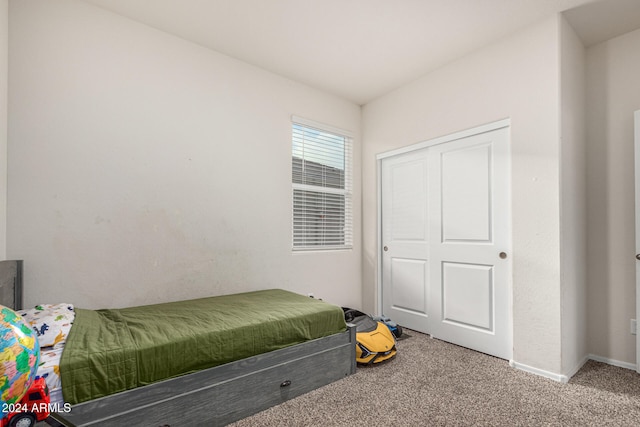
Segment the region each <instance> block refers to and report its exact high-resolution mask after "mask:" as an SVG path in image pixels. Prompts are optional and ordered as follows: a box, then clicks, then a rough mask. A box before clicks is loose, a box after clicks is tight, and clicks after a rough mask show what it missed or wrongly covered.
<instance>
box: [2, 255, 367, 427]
mask: <svg viewBox="0 0 640 427" xmlns="http://www.w3.org/2000/svg"><path fill="white" fill-rule="evenodd" d="M21 277H22V262H21V261H3V262H0V298H1V300H0V303H2V304H3V305H6V306H10V307H12V308H15V309H21V308H22V301H21V299H22V286H21ZM236 298H238V299H236ZM247 301H249V302H251V301H254V302H255V301H262V306H263V307H264V308H266V310H257V309H255V305H252V304H249V303H248V302H247ZM212 303H213V304H214V306H215V305H216V304H217V307H219V308H221V307H222V308H224V309H222V308H221V309H220V310H217V309H216V310H213V311H222V317H221V318H215V319H213V320H210V319H209V317H210V316H209V315H208V314H207V315H206V316H205V315H204V314H205V313H211V312H212V310H210V308H209V307H210V306H209V304H212ZM247 304H248V305H247ZM298 304H302V305H298ZM258 305H260V304H258ZM196 306H197V310H196V309H195V308H194V307H196ZM200 306H201V307H200ZM234 307H235V308H234ZM247 307H252V308H247ZM309 307H320V308H321V310H320V311H321V312H322V311H326V309H327V308H330V309H329V311H332V310H333V307H334V306H331V305H330V304H325V303H322V302H321V301H317V300H312V299H310V298H308V297H304V296H301V295H297V294H292V293H290V292H287V291H282V290H270V291H259V292H251V293H245V294H240V295H239V296H220V297H213V298H205V299H198V300H192V301H182V302H176V303H170V304H155V305H151V306H144V307H142V308H141V309H135V310H134V309H120V310H82V309H78V308H76V310H75V312H76V319H75V321H74V325H73V327H72V328H71V330H70V332H69V336H68V339H67V341H66V343H65V344H64V350H63V351H62V361H61V365H60V371H61V377H62V384H63V387H64V390H65V391H64V393H65V400H69V401H72V402H73V404H72V405H71V407H70V410H68V409H65V410H64V411H61V412H60V413H53V414H52V415H51V417H50V418H49V419H48V420H47V423H48V424H49V425H51V426H68V427H72V426H113V425H136V426H152V427H158V426H182V425H225V424H228V423H231V422H233V421H236V420H239V419H241V418H244V417H246V416H249V415H252V414H254V413H256V412H259V411H261V410H264V409H266V408H268V407H270V406H273V405H276V404H278V403H281V402H283V401H285V400H288V399H290V398H293V397H295V396H298V395H300V394H303V393H306V392H309V391H311V390H314V389H316V388H318V387H321V386H323V385H326V384H329V383H331V382H333V381H336V380H338V379H341V378H343V377H345V376H347V375H350V374H353V373H354V372H355V369H356V365H355V329H354V328H353V327H350V326H348V327H347V326H345V325H344V320H343V319H342V325H341V327H339V328H338V330H331V328H329V330H328V332H327V331H324V332H323V331H322V330H319V329H318V328H316V325H317V324H318V322H316V321H313V320H310V319H311V318H310V317H309V316H310V313H309V311H308V310H309ZM185 308H186V309H185ZM336 308H337V310H338V311H339V312H342V310H341V309H340V308H339V307H336ZM281 311H283V312H284V314H286V313H287V312H289V313H290V314H291V315H292V317H291V318H289V319H288V320H287V316H284V318H281V317H280V315H279V314H276V312H281ZM312 311H313V310H312ZM145 316H151V317H152V318H153V317H154V316H155V318H156V319H158V318H159V317H162V318H163V319H161V320H163V321H164V322H160V321H157V322H155V323H156V324H157V326H156V329H157V330H156V331H155V332H149V330H150V329H152V328H150V327H149V326H144V325H145V324H144V323H143V319H142V318H143V317H145ZM112 317H113V319H111V318H112ZM102 318H107V320H108V324H109V325H110V326H108V327H107V329H113V328H114V326H113V325H120V326H117V327H115V328H116V329H117V328H118V327H121V326H122V325H127V327H126V333H125V334H124V335H125V336H127V337H128V338H127V340H128V339H131V340H132V343H128V344H127V343H122V342H120V341H119V340H122V338H121V337H122V336H123V335H122V334H121V335H119V337H120V338H118V335H117V334H116V335H115V336H116V338H113V337H111V336H110V335H104V336H103V335H100V336H101V339H100V340H95V339H93V340H91V339H88V337H89V338H90V337H92V336H96V335H95V330H94V329H93V328H95V327H96V320H97V324H100V323H101V322H102V320H104V319H102ZM87 319H89V321H87ZM101 319H102V320H101ZM181 319H183V321H182V322H180V320H181ZM222 319H233V320H234V321H233V322H231V323H234V325H227V324H226V321H225V322H223V320H222ZM246 319H250V320H249V321H248V322H244V325H243V323H242V320H246ZM112 320H113V322H112ZM139 322H141V323H139ZM202 322H204V323H202ZM238 322H240V323H238ZM211 323H213V324H218V323H224V325H222V326H221V327H220V328H218V329H219V330H218V331H217V334H218V335H216V336H217V338H211V337H207V335H208V334H209V332H205V333H204V335H203V334H202V330H207V331H208V328H209V326H210V324H211ZM147 325H148V324H147ZM268 325H271V326H272V327H270V328H269V327H266V326H268ZM274 325H275V327H273V326H274ZM168 326H171V327H173V328H174V329H172V330H170V331H167V329H166V328H167V327H168ZM332 328H334V329H335V328H336V325H335V323H334V324H333V326H332ZM196 330H197V331H198V333H197V335H193V334H194V333H195V332H194V331H196ZM103 333H105V332H99V334H103ZM109 333H110V332H109ZM175 336H181V337H184V336H186V338H180V339H178V341H177V342H176V341H175V340H172V339H169V338H171V337H175ZM258 338H264V339H263V340H259V339H258ZM113 340H115V341H113ZM184 340H186V341H184ZM189 340H191V343H188V341H189ZM83 341H85V342H86V341H93V342H92V343H91V345H101V346H103V347H108V348H109V349H110V350H109V351H106V352H105V351H103V350H104V349H102V350H99V351H96V350H95V348H91V345H90V346H89V347H90V348H89V350H83V347H82V346H79V345H77V344H78V343H81V344H82V342H83ZM240 342H242V343H243V345H240V344H239V343H240ZM204 343H208V344H204ZM186 348H189V349H190V350H189V351H186V350H185V349H186ZM111 350H114V351H111ZM219 350H222V351H219ZM83 352H84V353H86V354H85V355H83ZM95 353H97V354H98V355H99V356H98V358H99V359H100V358H102V359H104V358H105V357H106V359H107V360H106V361H107V366H108V369H107V368H101V369H98V370H97V373H95V372H94V373H93V374H89V376H88V377H87V376H86V375H85V374H86V372H84V371H86V370H87V369H89V368H90V367H91V366H93V365H95V364H97V363H98V362H99V360H95V359H91V358H87V357H85V356H87V355H89V354H95ZM156 353H157V354H159V355H160V354H161V355H162V356H160V359H159V360H160V361H158V359H153V358H152V357H151V356H153V355H155V354H156ZM65 359H67V360H66V362H65ZM152 360H156V361H155V362H153V361H152ZM104 361H105V360H102V362H104ZM176 361H179V362H180V363H175V362H176ZM62 362H64V363H62ZM142 362H144V363H142ZM209 365H214V366H210V367H209ZM165 368H166V369H165ZM163 370H166V372H161V371H163ZM65 371H66V372H65ZM133 371H138V372H133ZM114 372H115V373H116V374H117V373H125V374H124V375H112V374H113V373H114ZM92 375H93V376H92ZM76 377H77V378H76ZM112 377H113V378H116V379H115V380H113V381H111V378H112ZM165 377H168V378H167V379H162V378H165ZM70 378H71V379H70ZM87 378H88V379H87ZM65 382H66V383H65ZM69 382H71V383H73V384H71V385H69ZM76 382H77V384H76ZM102 382H104V383H113V384H110V385H109V387H112V386H113V387H112V388H111V389H110V390H108V391H106V392H105V391H104V390H103V389H102V385H100V383H102ZM74 384H75V385H74ZM96 385H100V387H97V386H96ZM68 388H69V389H70V390H72V391H68V390H67V389H68ZM67 396H68V398H66V397H67ZM59 407H60V408H64V407H63V406H62V405H60V406H59Z"/></svg>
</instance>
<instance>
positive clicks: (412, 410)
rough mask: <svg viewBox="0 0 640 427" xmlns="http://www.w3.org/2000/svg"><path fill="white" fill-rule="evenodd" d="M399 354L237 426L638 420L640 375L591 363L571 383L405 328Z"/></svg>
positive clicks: (586, 423)
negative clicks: (526, 370) (521, 369)
mask: <svg viewBox="0 0 640 427" xmlns="http://www.w3.org/2000/svg"><path fill="white" fill-rule="evenodd" d="M407 332H408V334H409V337H408V338H404V339H401V340H400V341H399V342H398V354H397V356H396V357H395V358H394V359H393V360H391V361H388V362H384V363H382V364H380V365H375V366H366V367H359V368H358V370H357V372H356V374H354V375H351V376H349V377H347V378H345V379H343V380H340V381H338V382H335V383H332V384H329V385H328V386H325V387H322V388H320V389H318V390H314V391H312V392H310V393H307V394H305V395H303V396H300V397H297V398H295V399H292V400H289V401H287V402H285V403H283V404H281V405H278V406H275V407H273V408H270V409H268V410H266V411H263V412H260V413H258V414H256V415H254V416H251V417H248V418H245V419H243V420H240V421H238V422H236V423H234V424H232V426H234V427H249V426H354V427H359V426H640V376H639V375H638V374H637V373H636V372H635V371H631V370H628V369H623V368H617V367H613V366H610V365H606V364H603V363H598V362H594V361H589V362H587V363H586V364H585V365H584V367H583V368H582V369H581V370H580V372H578V373H577V374H576V375H575V376H574V377H573V378H572V379H571V381H570V382H569V383H568V384H561V383H558V382H555V381H552V380H549V379H546V378H542V377H540V376H537V375H533V374H529V373H526V372H523V371H520V370H517V369H514V368H511V367H510V366H509V364H508V363H507V361H505V360H501V359H497V358H494V357H491V356H487V355H486V354H482V353H478V352H475V351H471V350H468V349H465V348H462V347H458V346H455V345H452V344H448V343H445V342H442V341H439V340H436V339H432V338H430V337H428V336H426V335H423V334H420V333H417V332H414V331H407Z"/></svg>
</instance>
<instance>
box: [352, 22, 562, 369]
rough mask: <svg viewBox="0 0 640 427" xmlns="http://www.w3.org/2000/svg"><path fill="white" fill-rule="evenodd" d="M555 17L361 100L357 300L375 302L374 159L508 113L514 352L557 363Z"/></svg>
mask: <svg viewBox="0 0 640 427" xmlns="http://www.w3.org/2000/svg"><path fill="white" fill-rule="evenodd" d="M559 100H560V93H559V26H558V18H557V17H555V16H554V17H551V18H549V19H546V20H544V21H543V22H540V23H539V24H537V25H534V26H532V27H530V28H528V29H526V30H523V31H521V32H519V33H518V34H515V35H513V36H511V37H508V38H506V39H504V40H502V41H501V42H499V43H496V44H493V45H491V46H488V47H486V48H484V49H481V50H479V51H477V52H475V53H473V54H471V55H469V56H467V57H465V58H462V59H460V60H458V61H456V62H453V63H451V64H449V65H447V66H445V67H443V68H441V69H439V70H437V71H435V72H432V73H430V74H429V75H427V76H425V77H423V78H421V79H419V80H418V81H416V82H414V83H411V84H409V85H406V86H404V87H402V88H400V89H398V90H396V91H394V92H392V93H390V94H388V95H385V96H383V97H381V98H379V99H377V100H376V101H373V102H371V103H369V104H367V105H366V106H364V109H363V139H364V140H365V141H366V145H365V146H364V148H363V264H364V265H363V302H364V303H365V308H366V309H367V310H371V311H373V310H374V309H375V307H376V298H377V295H376V287H377V284H376V267H375V266H376V262H377V256H378V255H377V253H376V248H377V246H376V221H377V220H376V169H375V167H376V162H375V156H376V154H378V153H381V152H385V151H388V150H391V149H394V148H398V147H402V146H406V145H410V144H412V143H416V142H420V141H424V140H428V139H431V138H434V137H437V136H440V135H446V134H449V133H453V132H456V131H460V130H463V129H467V128H471V127H474V126H478V125H481V124H484V123H488V122H492V121H496V120H499V119H503V118H506V117H510V118H511V143H512V147H511V153H512V164H511V167H512V207H511V209H512V217H513V219H512V222H513V224H512V229H513V235H512V238H513V253H512V258H511V259H512V262H513V313H514V319H513V327H514V353H513V356H514V360H515V361H516V362H518V363H521V364H523V365H527V366H532V367H535V368H538V369H542V370H546V371H549V372H552V373H560V372H561V369H562V367H561V362H560V360H561V346H560V343H561V325H560V315H561V313H560V246H559V236H560V233H559V228H560V223H559V211H560V206H559V188H560V184H559V180H560V176H559V160H560V153H559V150H560V149H559V139H560V135H559V129H560V125H559V116H560V112H559Z"/></svg>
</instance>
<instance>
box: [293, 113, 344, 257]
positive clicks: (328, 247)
mask: <svg viewBox="0 0 640 427" xmlns="http://www.w3.org/2000/svg"><path fill="white" fill-rule="evenodd" d="M296 125H298V126H302V127H304V128H308V129H312V130H317V131H320V132H325V133H329V134H332V135H335V136H338V137H342V138H344V151H343V153H344V188H336V187H334V186H321V185H310V184H302V183H296V182H294V181H295V179H294V170H293V167H294V166H293V164H294V133H295V126H296ZM290 129H291V146H290V149H291V151H290V153H291V168H292V170H291V175H290V176H291V184H292V189H291V196H292V200H291V233H292V234H291V248H292V251H293V252H294V253H297V252H308V251H340V250H351V249H352V248H353V139H354V138H353V133H352V132H350V131H347V130H344V129H340V128H337V127H334V126H330V125H326V124H323V123H319V122H316V121H313V120H309V119H305V118H302V117H299V116H291V128H290ZM296 190H298V191H310V192H317V193H322V194H328V195H342V196H344V209H343V211H342V213H343V218H344V227H343V233H344V237H343V242H342V244H326V243H316V244H309V242H306V243H303V244H297V242H296V213H295V208H296V202H295V198H296V195H295V193H296Z"/></svg>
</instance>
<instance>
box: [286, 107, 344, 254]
mask: <svg viewBox="0 0 640 427" xmlns="http://www.w3.org/2000/svg"><path fill="white" fill-rule="evenodd" d="M293 122H294V123H293V143H292V153H293V155H292V171H293V173H292V182H293V249H294V250H319V249H347V248H351V245H352V243H353V232H352V228H353V226H352V222H353V221H352V214H351V209H352V207H351V145H352V141H351V137H350V136H349V134H348V133H347V132H344V131H340V130H336V129H332V128H329V127H327V126H324V125H318V124H315V123H313V122H309V121H308V120H304V119H300V118H297V117H294V120H293Z"/></svg>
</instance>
